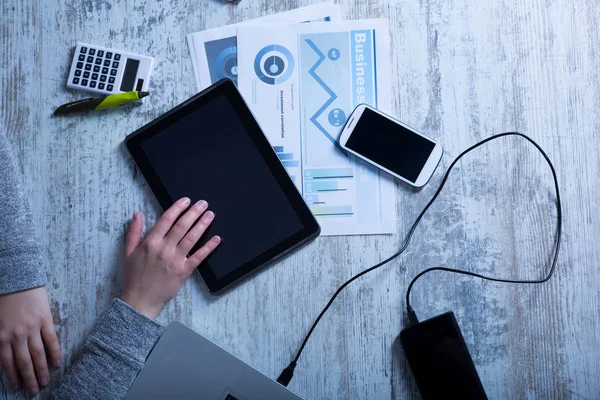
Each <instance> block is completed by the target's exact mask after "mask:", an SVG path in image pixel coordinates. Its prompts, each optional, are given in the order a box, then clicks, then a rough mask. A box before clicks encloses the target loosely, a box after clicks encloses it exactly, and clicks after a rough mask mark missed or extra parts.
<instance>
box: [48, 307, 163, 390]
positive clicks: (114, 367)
mask: <svg viewBox="0 0 600 400" xmlns="http://www.w3.org/2000/svg"><path fill="white" fill-rule="evenodd" d="M163 330H164V327H163V326H162V325H160V324H159V323H158V322H156V321H154V320H152V319H150V318H148V317H146V316H144V315H142V314H140V313H139V312H137V311H136V310H134V309H133V308H131V307H130V306H129V305H127V304H126V303H124V302H122V301H121V300H118V299H115V300H113V303H112V305H111V307H110V309H109V310H108V311H107V313H106V314H105V315H104V317H102V319H101V320H100V322H99V323H98V325H97V326H96V329H95V330H94V332H93V333H92V335H91V336H90V337H89V338H88V340H87V341H86V343H85V345H84V347H83V350H82V351H81V354H80V356H79V358H78V360H77V361H76V362H75V364H73V366H72V367H71V369H70V371H69V372H68V373H67V375H66V376H65V377H64V379H63V381H62V382H61V385H60V386H59V387H58V389H56V390H55V391H54V392H52V394H51V398H52V399H56V400H63V399H78V400H79V399H82V400H83V399H97V400H105V399H121V398H123V397H124V396H125V394H126V393H127V390H129V387H130V386H131V384H132V383H133V380H134V379H135V377H136V376H137V374H138V372H139V371H140V370H141V369H142V367H143V366H144V363H145V361H146V358H147V357H148V354H149V353H150V350H152V347H154V344H155V343H156V341H157V340H158V338H159V337H160V335H161V334H162V332H163Z"/></svg>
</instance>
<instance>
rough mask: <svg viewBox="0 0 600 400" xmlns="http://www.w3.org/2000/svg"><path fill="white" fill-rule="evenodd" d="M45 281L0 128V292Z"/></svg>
mask: <svg viewBox="0 0 600 400" xmlns="http://www.w3.org/2000/svg"><path fill="white" fill-rule="evenodd" d="M45 284H46V271H45V269H44V267H43V264H42V257H41V252H40V248H39V246H38V243H37V241H36V235H35V229H34V228H33V220H32V217H31V211H30V209H29V205H28V202H27V199H26V198H25V195H24V193H23V188H22V187H21V184H20V182H19V179H18V176H17V170H16V167H15V163H14V160H13V158H12V155H11V151H10V146H9V144H8V140H7V138H6V136H5V135H4V133H3V132H1V131H0V295H2V294H7V293H13V292H18V291H21V290H26V289H31V288H34V287H39V286H43V285H45Z"/></svg>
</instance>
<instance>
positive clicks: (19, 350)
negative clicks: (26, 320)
mask: <svg viewBox="0 0 600 400" xmlns="http://www.w3.org/2000/svg"><path fill="white" fill-rule="evenodd" d="M13 352H14V354H15V361H16V363H17V368H18V370H19V372H20V373H21V376H22V377H23V385H24V386H25V387H26V388H27V390H28V391H29V393H31V394H32V395H34V396H35V395H36V394H38V393H39V392H40V387H39V385H38V381H37V378H36V376H35V370H34V369H33V362H32V361H31V355H30V354H29V345H28V344H27V337H20V338H19V339H18V341H17V342H16V343H13Z"/></svg>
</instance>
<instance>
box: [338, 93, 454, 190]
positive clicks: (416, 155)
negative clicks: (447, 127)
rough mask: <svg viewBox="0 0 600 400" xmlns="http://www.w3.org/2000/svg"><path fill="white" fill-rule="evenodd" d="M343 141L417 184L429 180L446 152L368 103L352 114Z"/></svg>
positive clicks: (353, 150)
mask: <svg viewBox="0 0 600 400" xmlns="http://www.w3.org/2000/svg"><path fill="white" fill-rule="evenodd" d="M339 141H340V146H341V147H342V148H343V149H344V150H346V151H348V152H349V153H352V154H354V155H355V156H357V157H359V158H361V159H363V160H365V161H367V162H369V163H371V164H373V165H374V166H376V167H378V168H381V169H382V170H384V171H385V172H387V173H389V174H391V175H393V176H395V177H396V178H398V179H400V180H402V181H404V182H406V183H408V184H410V185H412V186H416V187H421V186H423V185H425V184H426V183H427V182H428V181H429V178H431V175H432V174H433V171H435V168H436V167H437V165H438V163H439V162H440V159H441V158H442V153H443V152H444V150H443V149H442V146H441V145H440V144H439V143H438V142H436V141H435V140H433V139H430V138H428V137H426V136H424V135H422V134H421V133H419V132H417V131H416V130H414V129H413V128H411V127H410V126H408V125H406V124H403V123H402V122H400V121H398V120H395V119H394V118H392V117H390V116H389V115H386V114H384V113H382V112H381V111H379V110H376V109H374V108H373V107H370V106H367V105H365V104H360V105H358V106H357V107H356V108H355V109H354V111H353V112H352V114H351V115H350V116H349V117H348V122H347V123H346V125H345V126H344V129H342V133H341V135H340V139H339Z"/></svg>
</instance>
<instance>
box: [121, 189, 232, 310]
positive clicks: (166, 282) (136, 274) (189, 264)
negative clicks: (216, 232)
mask: <svg viewBox="0 0 600 400" xmlns="http://www.w3.org/2000/svg"><path fill="white" fill-rule="evenodd" d="M189 204H190V199H188V198H183V199H180V200H178V201H177V202H176V203H175V204H173V205H172V206H171V208H169V209H168V210H167V211H165V213H164V214H163V215H162V217H160V219H159V220H158V222H157V223H156V225H155V226H154V228H152V230H151V231H150V233H149V234H148V236H147V237H146V239H145V240H144V241H142V228H143V222H142V217H141V216H140V214H139V213H137V212H136V213H134V214H133V221H132V222H131V225H130V226H129V232H128V233H127V240H126V244H125V263H124V264H125V265H124V268H125V275H124V282H123V293H122V294H121V300H123V301H124V302H125V303H127V304H129V305H130V306H132V307H133V308H135V309H136V310H138V311H139V312H141V313H142V314H144V315H146V316H148V317H150V318H152V319H154V318H156V316H157V315H158V313H159V312H160V310H162V308H163V307H164V305H165V304H166V303H167V302H168V301H169V300H171V299H172V298H173V297H175V295H176V294H177V292H178V291H179V288H180V287H181V285H182V284H183V282H185V280H186V279H187V278H188V277H189V276H190V275H191V274H192V272H193V271H194V269H195V268H196V267H198V265H200V263H202V261H204V260H205V259H206V257H208V256H209V255H210V253H212V252H213V250H214V249H216V248H217V246H218V245H219V244H220V243H221V238H220V237H218V236H215V237H213V238H211V239H210V240H209V241H208V242H207V243H206V244H205V245H204V246H203V247H201V248H200V249H198V250H197V251H196V252H195V253H194V254H192V255H191V256H190V257H189V258H187V257H186V256H187V254H188V253H189V252H190V250H191V249H192V247H194V245H195V244H196V242H198V240H199V239H200V238H201V237H202V235H203V234H204V232H205V231H206V229H207V228H208V226H209V225H210V224H211V223H212V221H213V219H214V217H215V215H214V214H213V213H212V212H211V211H208V212H205V211H206V210H207V208H208V204H207V203H206V202H205V201H202V200H201V201H199V202H197V203H196V204H194V205H193V206H192V207H191V208H190V209H189V210H188V211H187V212H186V213H185V214H184V215H183V216H182V217H181V218H179V219H177V218H178V217H179V216H180V215H181V213H182V212H184V211H185V210H186V209H187V208H188V206H189ZM198 218H200V220H199V221H198V223H196V224H195V225H194V223H195V222H196V221H197V220H198Z"/></svg>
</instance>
